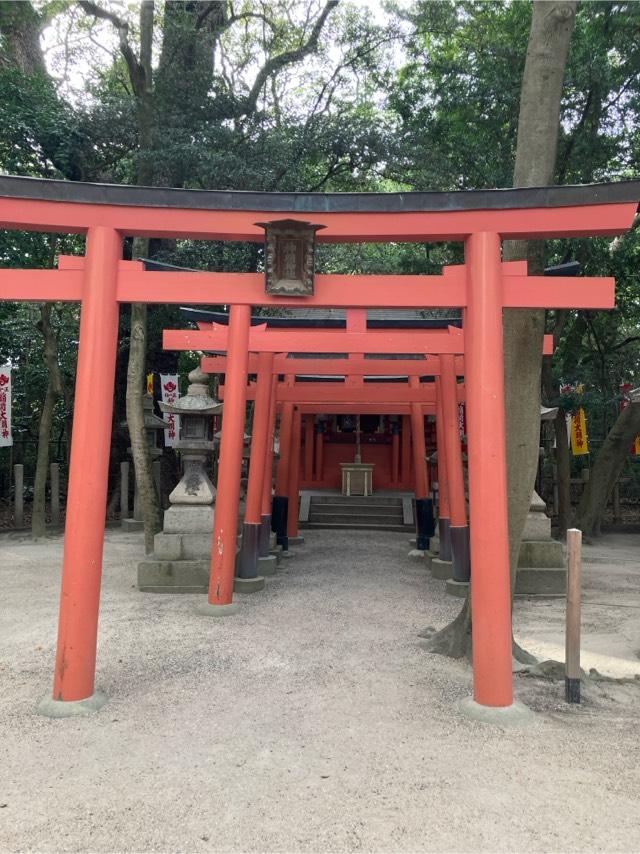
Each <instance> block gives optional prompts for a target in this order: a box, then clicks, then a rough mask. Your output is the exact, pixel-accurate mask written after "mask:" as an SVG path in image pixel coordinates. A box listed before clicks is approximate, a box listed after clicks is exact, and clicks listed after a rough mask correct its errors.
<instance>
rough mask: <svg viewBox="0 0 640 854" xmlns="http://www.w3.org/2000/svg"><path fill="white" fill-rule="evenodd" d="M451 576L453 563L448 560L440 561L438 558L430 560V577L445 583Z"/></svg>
mask: <svg viewBox="0 0 640 854" xmlns="http://www.w3.org/2000/svg"><path fill="white" fill-rule="evenodd" d="M452 575H453V562H452V561H450V560H440V558H439V557H434V558H432V560H431V577H432V578H438V579H440V581H445V580H446V579H447V578H451V576H452Z"/></svg>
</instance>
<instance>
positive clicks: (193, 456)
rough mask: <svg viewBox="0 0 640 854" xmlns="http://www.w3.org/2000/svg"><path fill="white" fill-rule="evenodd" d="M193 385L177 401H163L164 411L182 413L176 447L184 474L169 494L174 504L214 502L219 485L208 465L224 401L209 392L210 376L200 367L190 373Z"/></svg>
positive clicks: (161, 406)
mask: <svg viewBox="0 0 640 854" xmlns="http://www.w3.org/2000/svg"><path fill="white" fill-rule="evenodd" d="M189 383H190V384H189V387H188V388H187V393H186V394H185V395H184V396H183V397H179V398H178V400H177V401H176V402H175V403H161V404H160V408H161V409H162V411H163V412H169V413H172V414H174V415H179V416H180V430H179V435H178V441H177V443H176V446H175V447H176V448H177V449H178V450H179V451H181V453H182V463H183V468H184V474H183V475H182V478H181V479H180V482H179V483H178V485H177V486H176V488H175V489H174V490H173V492H172V493H171V495H170V496H169V501H170V502H171V504H213V502H214V501H215V497H216V488H215V486H214V485H213V483H212V482H211V480H210V478H209V475H208V474H207V473H206V471H205V469H204V464H205V462H206V461H207V458H208V456H209V455H210V454H212V453H213V449H214V436H213V416H214V415H218V414H219V413H220V412H222V404H221V403H220V402H219V401H217V400H215V399H214V398H212V397H211V396H210V395H209V386H208V376H207V374H205V373H204V372H203V371H202V370H201V369H200V368H199V367H198V368H195V370H193V371H191V373H190V374H189Z"/></svg>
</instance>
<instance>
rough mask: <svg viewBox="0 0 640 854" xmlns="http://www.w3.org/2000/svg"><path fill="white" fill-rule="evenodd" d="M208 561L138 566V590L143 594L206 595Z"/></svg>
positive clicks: (145, 562)
mask: <svg viewBox="0 0 640 854" xmlns="http://www.w3.org/2000/svg"><path fill="white" fill-rule="evenodd" d="M209 568H210V562H209V561H208V560H176V561H173V560H157V559H154V558H148V559H147V560H143V561H142V562H141V563H139V564H138V589H139V590H141V591H142V592H144V593H206V592H207V591H208V590H209Z"/></svg>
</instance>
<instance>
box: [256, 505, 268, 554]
mask: <svg viewBox="0 0 640 854" xmlns="http://www.w3.org/2000/svg"><path fill="white" fill-rule="evenodd" d="M260 519H261V521H260V535H259V536H258V556H259V557H267V556H268V554H269V549H270V548H271V514H270V513H269V515H268V516H267V515H263V516H261V517H260Z"/></svg>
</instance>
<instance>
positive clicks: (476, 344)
mask: <svg viewBox="0 0 640 854" xmlns="http://www.w3.org/2000/svg"><path fill="white" fill-rule="evenodd" d="M465 255H466V262H467V269H468V292H467V294H468V295H467V315H466V326H465V372H466V373H465V385H466V393H467V401H466V403H467V419H468V423H469V432H468V454H469V507H470V513H471V519H470V533H471V573H472V577H471V619H472V621H473V701H474V702H475V704H479V705H482V706H490V707H494V708H495V707H498V708H505V707H509V706H512V705H513V677H512V666H511V581H510V574H509V525H508V516H507V459H506V430H505V410H504V352H503V340H502V336H503V329H502V293H501V271H500V263H501V260H500V236H499V235H498V234H495V233H491V232H481V233H478V234H472V235H471V236H470V237H469V238H468V240H467V243H466V247H465Z"/></svg>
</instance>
